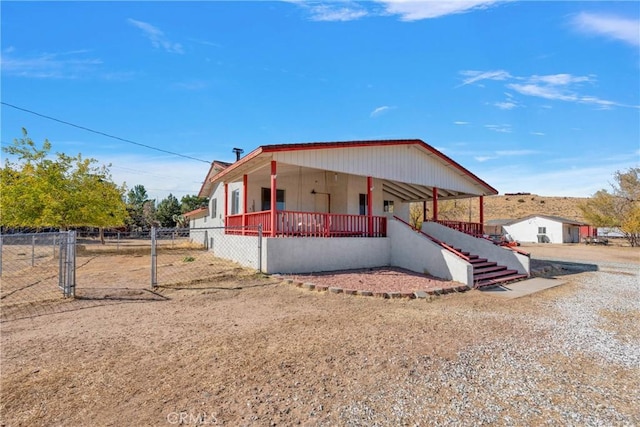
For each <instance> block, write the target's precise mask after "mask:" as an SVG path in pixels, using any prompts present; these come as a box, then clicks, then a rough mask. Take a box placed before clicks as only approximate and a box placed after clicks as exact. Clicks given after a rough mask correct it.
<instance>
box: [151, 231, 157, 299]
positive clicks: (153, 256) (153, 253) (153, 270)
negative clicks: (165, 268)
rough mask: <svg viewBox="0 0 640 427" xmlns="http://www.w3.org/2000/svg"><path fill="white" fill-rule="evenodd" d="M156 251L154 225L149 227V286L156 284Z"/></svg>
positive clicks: (153, 286)
mask: <svg viewBox="0 0 640 427" xmlns="http://www.w3.org/2000/svg"><path fill="white" fill-rule="evenodd" d="M157 256H158V255H157V253H156V227H151V288H155V287H156V286H158V269H157V267H158V259H157Z"/></svg>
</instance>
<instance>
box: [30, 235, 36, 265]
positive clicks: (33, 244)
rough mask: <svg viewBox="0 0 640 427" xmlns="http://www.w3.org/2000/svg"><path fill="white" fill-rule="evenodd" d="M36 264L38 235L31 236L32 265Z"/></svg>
mask: <svg viewBox="0 0 640 427" xmlns="http://www.w3.org/2000/svg"><path fill="white" fill-rule="evenodd" d="M35 265H36V235H35V234H33V235H32V236H31V267H33V266H35Z"/></svg>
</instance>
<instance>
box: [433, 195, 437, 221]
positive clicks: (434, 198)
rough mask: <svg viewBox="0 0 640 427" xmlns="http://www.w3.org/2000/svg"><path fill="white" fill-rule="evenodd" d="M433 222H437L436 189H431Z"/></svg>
mask: <svg viewBox="0 0 640 427" xmlns="http://www.w3.org/2000/svg"><path fill="white" fill-rule="evenodd" d="M433 220H434V221H437V220H438V187H433Z"/></svg>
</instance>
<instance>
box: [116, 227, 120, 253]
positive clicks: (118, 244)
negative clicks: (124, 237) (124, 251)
mask: <svg viewBox="0 0 640 427" xmlns="http://www.w3.org/2000/svg"><path fill="white" fill-rule="evenodd" d="M119 250H120V232H119V231H118V240H117V243H116V251H119Z"/></svg>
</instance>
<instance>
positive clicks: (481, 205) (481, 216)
mask: <svg viewBox="0 0 640 427" xmlns="http://www.w3.org/2000/svg"><path fill="white" fill-rule="evenodd" d="M480 234H484V196H480Z"/></svg>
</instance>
